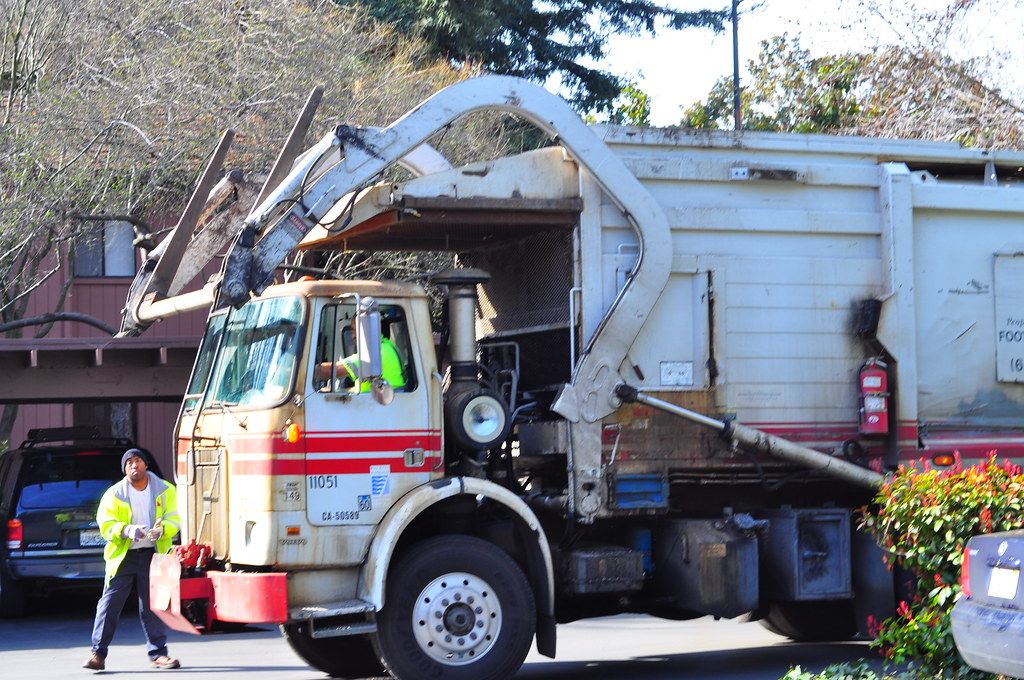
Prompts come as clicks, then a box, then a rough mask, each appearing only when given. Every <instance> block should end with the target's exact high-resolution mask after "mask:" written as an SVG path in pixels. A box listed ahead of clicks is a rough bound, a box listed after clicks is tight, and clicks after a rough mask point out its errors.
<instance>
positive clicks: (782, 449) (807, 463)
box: [615, 384, 885, 489]
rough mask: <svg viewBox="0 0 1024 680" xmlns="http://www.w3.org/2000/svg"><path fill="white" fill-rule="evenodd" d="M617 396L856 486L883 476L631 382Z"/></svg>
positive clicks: (620, 387)
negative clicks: (693, 408)
mask: <svg viewBox="0 0 1024 680" xmlns="http://www.w3.org/2000/svg"><path fill="white" fill-rule="evenodd" d="M615 394H616V396H617V397H618V398H619V399H621V400H622V401H625V402H639V403H641V404H645V405H647V406H650V407H652V408H656V409H659V410H661V411H665V412H666V413H671V414H672V415H676V416H679V417H681V418H686V419H687V420H690V421H692V422H695V423H697V424H699V425H703V426H705V427H710V428H712V429H715V430H718V431H719V432H721V433H722V436H723V437H726V438H727V439H730V440H733V441H735V442H736V443H737V444H739V445H740V446H742V447H744V448H748V449H752V450H754V451H759V452H761V453H767V454H768V455H770V456H773V457H775V458H780V459H782V460H785V461H788V462H790V463H796V464H797V465H801V466H803V467H806V468H810V469H812V470H817V471H819V472H824V473H825V474H827V475H830V476H832V477H836V478H838V479H842V480H844V481H847V482H850V483H851V484H856V485H858V486H863V487H867V488H869V489H877V488H878V487H879V486H881V485H882V482H883V481H884V479H885V477H883V476H882V475H880V474H879V473H877V472H873V471H871V470H868V469H866V468H862V467H860V466H859V465H854V464H853V463H849V462H847V461H845V460H843V459H841V458H836V457H835V456H830V455H829V454H827V453H822V452H821V451H815V450H814V449H810V448H807V447H806V446H800V445H799V444H794V443H793V442H791V441H786V440H785V439H780V438H779V437H775V436H773V435H770V434H768V433H767V432H762V431H761V430H756V429H754V428H752V427H747V426H746V425H743V424H742V423H737V422H735V421H733V422H724V421H721V420H715V419H714V418H709V417H707V416H705V415H702V414H700V413H697V412H695V411H690V410H688V409H685V408H682V407H680V406H676V405H675V404H670V403H669V402H667V401H662V400H661V399H657V398H655V397H651V396H649V395H646V394H644V393H643V392H640V391H639V390H637V389H636V388H635V387H632V386H630V385H625V384H620V385H618V386H617V387H616V388H615Z"/></svg>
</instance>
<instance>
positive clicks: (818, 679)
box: [782, 661, 902, 680]
mask: <svg viewBox="0 0 1024 680" xmlns="http://www.w3.org/2000/svg"><path fill="white" fill-rule="evenodd" d="M900 677H902V676H896V675H889V674H887V673H886V674H883V673H879V672H878V671H877V670H875V669H874V668H872V667H871V666H869V665H868V664H867V662H865V661H859V662H857V663H855V664H850V663H843V664H833V665H831V666H828V667H827V668H825V669H824V670H823V671H821V672H820V673H811V672H810V671H805V670H803V669H802V668H800V666H796V667H795V668H791V669H789V672H788V673H786V674H785V675H784V676H782V680H896V679H897V678H900Z"/></svg>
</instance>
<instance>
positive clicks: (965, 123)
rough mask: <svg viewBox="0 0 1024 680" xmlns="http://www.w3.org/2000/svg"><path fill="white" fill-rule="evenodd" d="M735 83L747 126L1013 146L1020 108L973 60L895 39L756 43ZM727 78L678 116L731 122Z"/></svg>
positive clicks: (721, 125)
mask: <svg viewBox="0 0 1024 680" xmlns="http://www.w3.org/2000/svg"><path fill="white" fill-rule="evenodd" d="M747 70H748V71H749V76H748V77H745V78H744V82H743V87H742V91H741V111H742V115H743V128H744V129H746V130H759V131H779V132H805V133H833V134H836V133H841V134H853V135H864V136H869V137H894V138H904V139H932V140H945V141H952V142H957V143H959V144H962V145H963V146H967V147H987V148H1020V146H1021V145H1022V144H1024V109H1022V107H1021V106H1020V105H1019V104H1018V103H1016V102H1014V101H1013V100H1012V99H1011V98H1009V97H1007V96H1005V95H1003V94H1002V93H1000V92H999V91H998V90H997V89H995V88H993V87H992V86H990V85H988V84H987V83H986V81H985V78H984V76H983V74H982V69H981V68H980V66H979V65H978V64H976V63H974V62H962V61H957V60H956V59H954V58H952V57H950V56H949V55H947V54H944V53H943V52H942V51H940V50H937V49H929V48H927V47H921V46H918V47H916V48H914V49H909V48H907V47H903V46H894V47H889V48H886V49H882V50H878V51H875V52H872V53H870V54H840V55H828V56H824V57H812V56H811V55H810V53H809V52H808V51H807V50H805V49H803V48H802V47H801V46H800V43H799V41H798V40H796V39H794V38H790V37H788V36H785V35H783V36H777V37H775V38H772V39H771V40H767V41H764V42H762V43H761V51H760V53H759V54H758V56H757V58H756V59H754V60H751V61H749V62H748V63H747ZM732 101H733V100H732V79H731V78H722V79H720V80H719V81H718V82H717V83H716V84H715V85H714V87H713V88H712V90H711V91H710V92H709V93H708V96H707V98H706V99H704V100H703V101H700V102H697V103H696V104H694V105H693V106H691V107H690V108H689V109H687V111H686V112H685V114H684V116H683V120H682V124H683V125H686V126H689V127H695V128H703V129H731V128H732V127H733V113H732V109H733V104H732Z"/></svg>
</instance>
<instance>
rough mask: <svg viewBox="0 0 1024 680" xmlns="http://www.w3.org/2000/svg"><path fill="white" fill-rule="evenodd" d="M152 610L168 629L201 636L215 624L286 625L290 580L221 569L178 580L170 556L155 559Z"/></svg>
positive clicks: (178, 572) (151, 576)
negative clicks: (222, 622)
mask: <svg viewBox="0 0 1024 680" xmlns="http://www.w3.org/2000/svg"><path fill="white" fill-rule="evenodd" d="M149 603H150V608H151V609H152V610H153V613H155V614H156V615H157V616H159V617H160V619H161V620H163V622H164V623H166V624H167V625H168V626H169V627H170V628H172V629H174V630H178V631H181V632H183V633H192V634H195V635H199V634H201V633H205V632H209V630H210V627H211V626H212V624H213V622H214V621H226V622H232V623H284V622H286V621H287V620H288V582H287V575H286V574H283V573H265V574H245V573H236V572H233V573H228V572H222V571H211V572H206V574H204V575H203V576H197V577H192V578H181V563H180V562H178V558H177V557H175V556H174V555H154V556H153V561H152V563H150V567H149Z"/></svg>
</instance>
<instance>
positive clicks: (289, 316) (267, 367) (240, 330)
mask: <svg viewBox="0 0 1024 680" xmlns="http://www.w3.org/2000/svg"><path fill="white" fill-rule="evenodd" d="M303 308H304V305H303V304H302V300H300V299H299V298H297V297H286V298H269V299H266V300H256V301H254V302H250V303H248V304H246V305H245V306H244V307H242V308H241V309H239V310H238V311H236V312H233V313H231V314H230V316H229V317H228V320H227V327H226V328H225V321H224V319H225V316H223V315H222V316H217V317H214V318H212V319H210V325H209V327H208V328H207V333H206V337H205V338H204V339H203V344H202V349H201V353H200V356H199V359H198V360H197V362H196V369H195V371H194V372H193V376H192V380H191V381H190V383H189V390H188V391H189V397H188V398H187V400H186V404H185V406H186V408H188V409H194V408H195V407H196V405H197V402H198V401H199V398H198V396H197V395H199V394H201V393H202V391H203V386H204V383H206V382H207V377H208V376H209V395H208V397H207V399H206V405H207V406H210V407H218V406H219V407H232V406H238V407H240V408H242V407H244V408H266V407H268V406H274V405H276V404H279V403H281V402H282V401H284V400H285V399H286V398H287V397H288V396H290V395H291V392H292V385H293V384H294V382H295V381H294V377H295V367H296V365H297V364H298V356H299V351H300V345H301V343H302V333H301V329H302V312H303ZM222 332H223V333H224V340H223V343H222V344H221V343H219V342H218V340H219V336H220V334H221V333H222ZM218 344H220V345H221V348H220V353H219V354H218V355H217V356H216V358H213V354H214V353H215V352H216V350H217V345H218Z"/></svg>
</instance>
